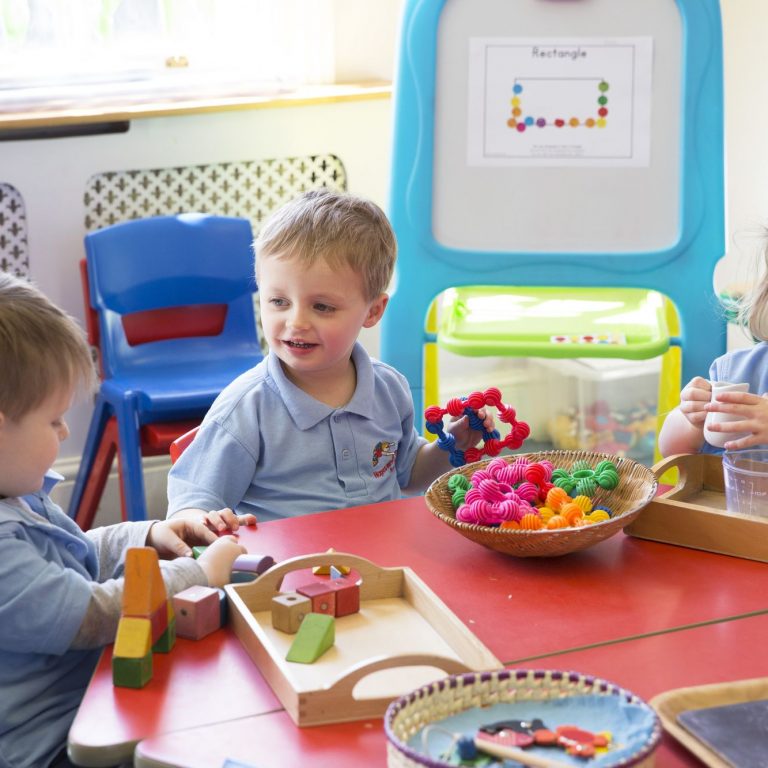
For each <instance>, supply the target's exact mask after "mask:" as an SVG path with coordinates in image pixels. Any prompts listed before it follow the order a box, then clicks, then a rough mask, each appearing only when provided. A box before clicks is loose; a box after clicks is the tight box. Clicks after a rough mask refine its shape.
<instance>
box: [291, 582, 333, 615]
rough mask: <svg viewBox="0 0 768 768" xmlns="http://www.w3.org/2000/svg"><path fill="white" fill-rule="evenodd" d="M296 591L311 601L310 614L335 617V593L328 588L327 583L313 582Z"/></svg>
mask: <svg viewBox="0 0 768 768" xmlns="http://www.w3.org/2000/svg"><path fill="white" fill-rule="evenodd" d="M296 591H297V592H298V593H299V594H300V595H304V596H305V597H308V598H309V599H310V600H311V601H312V613H324V614H327V615H328V616H335V615H336V591H335V590H334V589H333V588H332V587H330V586H329V582H319V581H313V582H311V583H309V584H305V585H304V586H303V587H298V588H297V590H296Z"/></svg>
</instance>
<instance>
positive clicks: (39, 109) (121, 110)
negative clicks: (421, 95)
mask: <svg viewBox="0 0 768 768" xmlns="http://www.w3.org/2000/svg"><path fill="white" fill-rule="evenodd" d="M391 94H392V84H391V83H390V82H384V81H377V82H368V83H339V84H333V85H305V86H302V87H299V88H295V89H287V88H286V89H278V88H274V89H270V90H268V91H262V92H259V91H257V90H254V91H253V92H252V93H244V92H242V91H241V92H238V93H235V94H230V95H216V94H206V95H203V96H201V95H170V94H158V95H156V96H152V95H147V94H142V95H139V96H136V97H131V98H126V96H125V95H122V96H119V97H112V98H110V97H109V96H108V95H106V94H96V95H88V93H87V91H86V92H84V93H83V94H79V95H77V96H76V97H71V98H68V99H66V98H65V99H56V100H48V101H40V102H38V103H37V104H35V102H34V101H26V102H25V101H23V100H19V99H14V100H11V99H8V98H6V97H4V95H3V92H2V91H0V131H2V130H3V129H6V130H14V129H23V128H41V127H46V126H60V125H88V124H92V123H110V122H117V121H126V120H135V119H138V118H145V117H166V116H169V115H189V114H199V113H205V112H225V111H232V110H246V109H273V108H280V107H297V106H306V105H311V104H328V103H335V102H345V101H361V100H366V99H386V98H389V97H390V96H391Z"/></svg>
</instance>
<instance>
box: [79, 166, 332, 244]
mask: <svg viewBox="0 0 768 768" xmlns="http://www.w3.org/2000/svg"><path fill="white" fill-rule="evenodd" d="M317 187H329V188H331V189H337V190H345V189H346V188H347V175H346V172H345V171H344V166H343V164H342V162H341V160H339V158H338V157H336V156H335V155H309V156H306V157H285V158H280V159H272V160H246V161H243V162H235V163H212V164H210V165H188V166H180V167H176V168H154V169H151V170H138V171H107V172H104V173H98V174H95V175H94V176H91V178H90V179H89V180H88V183H87V185H86V189H85V198H84V199H85V228H86V229H87V230H88V231H89V232H90V231H92V230H95V229H100V228H101V227H106V226H109V225H110V224H117V223H118V222H121V221H127V220H128V219H141V218H145V217H147V216H167V215H170V214H175V213H185V212H198V213H215V214H218V215H221V216H242V217H244V218H247V219H250V221H251V225H252V227H253V231H254V234H257V233H258V231H259V229H260V228H261V223H262V222H263V221H264V220H265V219H266V218H268V217H269V214H270V213H271V212H272V211H273V210H275V209H276V208H279V207H280V206H281V205H282V204H283V203H287V202H288V201H289V200H290V199H292V198H294V197H296V195H298V194H300V193H301V192H304V191H306V190H308V189H315V188H317Z"/></svg>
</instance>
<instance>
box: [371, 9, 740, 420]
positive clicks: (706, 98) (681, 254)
mask: <svg viewBox="0 0 768 768" xmlns="http://www.w3.org/2000/svg"><path fill="white" fill-rule="evenodd" d="M465 1H466V2H471V0H465ZM672 1H673V0H670V2H672ZM674 1H675V2H676V5H677V6H678V10H679V12H680V15H681V27H682V35H683V41H682V52H681V55H682V72H683V77H682V89H681V99H682V105H681V107H682V112H681V116H680V130H681V137H680V139H681V141H680V147H681V158H680V161H681V168H680V180H681V181H680V183H681V187H680V195H681V199H680V231H679V237H678V239H677V242H675V243H674V244H673V245H672V246H671V247H669V248H666V249H663V250H658V251H654V252H638V253H636V254H627V253H622V258H619V259H616V260H615V262H612V261H611V260H610V257H608V256H607V255H606V254H605V253H600V254H594V253H567V254H566V253H541V252H538V253H529V252H515V253H510V252H487V251H483V252H477V251H470V250H461V249H455V248H447V247H445V246H443V245H441V244H440V243H438V242H437V241H436V240H435V238H434V236H433V233H432V227H431V224H432V201H433V195H432V192H433V190H432V180H433V176H434V174H433V170H434V168H433V162H434V133H435V115H434V109H433V105H434V101H435V79H436V61H437V55H436V54H437V34H438V27H439V23H438V22H439V19H440V14H441V12H442V10H443V7H444V5H445V3H446V0H407V2H406V4H405V7H404V11H403V19H402V26H401V41H400V52H399V60H398V72H397V75H396V78H395V94H394V133H393V135H394V139H393V141H394V143H393V158H392V179H391V190H390V205H389V215H390V218H391V221H392V224H393V226H394V229H395V232H396V234H397V238H398V244H399V257H398V267H397V271H396V287H395V291H394V293H393V295H392V298H391V300H390V302H389V306H388V307H387V311H386V312H385V314H384V318H383V321H382V339H381V356H382V359H383V360H384V361H386V362H387V363H389V364H391V365H393V366H395V367H396V368H397V369H398V370H400V371H401V372H402V373H403V374H404V375H405V376H406V377H407V379H408V382H409V384H410V387H411V391H412V394H413V398H414V403H415V406H416V409H417V413H418V412H419V410H423V408H424V405H425V404H424V360H423V351H424V346H425V344H427V343H429V342H434V341H435V337H434V335H433V334H430V333H428V332H427V325H426V323H427V315H428V312H429V308H430V306H431V304H432V302H433V300H434V299H435V297H436V296H438V295H439V294H440V293H442V292H443V291H444V290H446V289H447V288H450V287H452V286H462V285H479V284H486V285H520V286H539V285H552V284H553V281H552V279H551V276H552V275H563V274H567V275H568V284H569V285H573V286H586V287H598V286H617V287H630V288H647V289H654V290H657V291H659V292H660V293H663V294H665V295H666V296H668V297H669V298H670V299H671V300H672V302H673V303H674V305H675V308H676V309H677V313H678V317H679V319H680V335H679V337H677V338H673V339H671V340H670V341H671V343H672V344H679V345H680V347H681V349H682V378H683V381H684V382H685V381H688V380H689V379H691V378H692V377H693V376H695V375H702V376H706V375H707V372H708V370H709V364H710V362H711V361H712V360H713V359H714V358H715V357H716V356H718V355H720V354H722V353H724V352H725V347H726V320H725V316H724V313H723V312H722V311H720V308H719V306H718V303H717V301H716V297H715V294H714V287H713V274H714V269H715V265H716V264H717V262H718V261H719V260H720V259H721V258H722V256H723V255H724V253H725V248H724V242H725V234H724V227H725V224H724V219H725V214H724V170H723V164H724V159H723V158H724V154H723V114H722V103H723V83H722V71H723V66H722V30H721V23H720V9H719V3H718V0H674ZM694 42H695V44H692V43H694ZM628 257H630V258H628ZM467 264H471V269H470V268H467Z"/></svg>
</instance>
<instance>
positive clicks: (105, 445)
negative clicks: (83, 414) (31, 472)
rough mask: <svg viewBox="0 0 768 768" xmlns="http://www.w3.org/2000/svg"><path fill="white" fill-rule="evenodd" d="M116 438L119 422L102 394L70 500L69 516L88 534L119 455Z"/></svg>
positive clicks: (95, 406) (89, 429) (97, 402)
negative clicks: (111, 469) (113, 464)
mask: <svg viewBox="0 0 768 768" xmlns="http://www.w3.org/2000/svg"><path fill="white" fill-rule="evenodd" d="M110 424H111V425H112V426H111V428H110ZM116 439H117V431H116V423H115V421H114V418H113V417H112V415H111V411H110V408H109V406H108V405H107V403H106V401H105V400H104V398H103V397H102V396H101V395H100V394H99V395H97V396H96V399H95V402H94V408H93V415H92V417H91V424H90V426H89V427H88V435H87V437H86V441H85V446H84V447H83V455H82V458H81V460H80V466H79V468H78V471H77V477H76V479H75V485H74V487H73V489H72V496H71V498H70V500H69V510H68V514H69V516H70V517H71V518H72V519H73V520H75V521H76V522H77V524H78V525H79V526H80V527H81V528H82V529H83V530H84V531H86V530H88V528H90V527H91V525H92V524H93V519H94V517H95V516H96V510H97V508H98V506H99V501H100V500H101V496H102V493H103V491H104V486H105V484H106V482H107V476H108V475H109V471H110V468H111V465H112V461H113V459H114V456H115V446H116V442H117V441H116Z"/></svg>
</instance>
